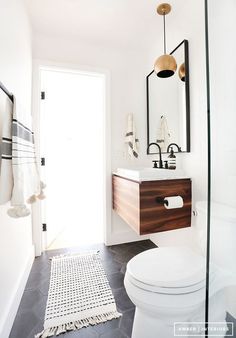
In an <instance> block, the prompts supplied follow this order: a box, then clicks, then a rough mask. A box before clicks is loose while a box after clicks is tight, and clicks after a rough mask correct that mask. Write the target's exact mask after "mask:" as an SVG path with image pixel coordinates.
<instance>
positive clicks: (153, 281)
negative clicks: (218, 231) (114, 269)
mask: <svg viewBox="0 0 236 338" xmlns="http://www.w3.org/2000/svg"><path fill="white" fill-rule="evenodd" d="M127 273H128V274H129V275H130V276H131V278H132V279H133V280H136V281H137V282H138V283H139V284H140V283H141V284H142V285H146V286H147V289H148V286H150V287H151V289H153V287H157V288H158V289H159V288H187V287H191V289H193V288H194V287H195V286H196V289H197V288H198V284H199V287H200V285H201V287H203V285H204V283H205V276H206V274H205V259H204V258H203V257H202V256H200V255H198V254H196V253H195V252H193V251H192V250H191V249H189V248H187V247H163V248H155V249H151V250H147V251H144V252H142V253H140V254H138V255H137V256H135V257H134V258H132V259H131V260H130V261H129V262H128V264H127Z"/></svg>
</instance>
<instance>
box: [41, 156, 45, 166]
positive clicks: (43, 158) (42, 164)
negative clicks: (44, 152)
mask: <svg viewBox="0 0 236 338" xmlns="http://www.w3.org/2000/svg"><path fill="white" fill-rule="evenodd" d="M41 166H42V167H44V166H45V157H41Z"/></svg>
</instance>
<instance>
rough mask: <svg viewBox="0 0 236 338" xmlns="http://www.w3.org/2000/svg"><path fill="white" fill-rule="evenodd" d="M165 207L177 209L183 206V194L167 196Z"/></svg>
mask: <svg viewBox="0 0 236 338" xmlns="http://www.w3.org/2000/svg"><path fill="white" fill-rule="evenodd" d="M164 201H165V203H164V205H165V208H166V209H177V208H183V206H184V201H183V198H182V197H181V196H171V197H165V199H164Z"/></svg>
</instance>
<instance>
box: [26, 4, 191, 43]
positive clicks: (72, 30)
mask: <svg viewBox="0 0 236 338" xmlns="http://www.w3.org/2000/svg"><path fill="white" fill-rule="evenodd" d="M24 1H25V2H26V5H27V8H28V12H29V15H30V19H31V23H32V26H33V30H34V32H36V33H40V34H46V35H50V36H60V37H63V38H74V37H77V38H80V39H84V40H87V41H90V42H98V43H101V42H104V43H110V44H112V45H119V46H122V45H123V46H129V47H136V46H138V45H140V41H145V40H146V41H148V40H149V41H150V39H151V38H153V36H155V34H161V36H162V18H161V17H160V16H158V15H157V14H156V7H157V5H158V4H159V3H160V1H159V2H158V1H157V0H24ZM193 1H196V0H193ZM188 2H189V3H191V1H190V0H188ZM170 3H171V5H172V9H173V11H172V12H171V13H170V14H169V15H168V18H167V20H168V21H172V23H173V20H175V19H176V18H177V17H179V15H180V14H181V12H182V11H181V8H182V7H183V6H184V7H186V0H172V1H171V2H170ZM168 21H167V25H168ZM142 45H143V44H142Z"/></svg>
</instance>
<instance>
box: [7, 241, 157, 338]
mask: <svg viewBox="0 0 236 338" xmlns="http://www.w3.org/2000/svg"><path fill="white" fill-rule="evenodd" d="M154 247H155V245H154V244H153V243H152V242H151V241H149V240H147V241H140V242H133V243H127V244H121V245H114V246H110V247H106V246H105V245H103V244H97V245H91V246H83V247H78V248H69V249H61V250H50V251H46V252H45V253H44V254H43V255H42V256H41V257H38V258H36V259H35V261H34V264H33V267H32V270H31V273H30V276H29V279H28V282H27V285H26V288H25V291H24V294H23V297H22V300H21V303H20V307H19V310H18V312H17V316H16V319H15V322H14V325H13V328H12V331H11V334H10V337H9V338H34V335H35V334H36V333H38V332H41V331H42V329H43V320H44V312H45V309H46V301H47V293H48V287H49V279H50V259H49V258H50V257H52V256H55V255H58V254H62V253H67V252H81V251H87V250H91V249H92V250H93V249H95V250H97V249H98V250H99V251H100V256H101V258H102V261H103V266H104V268H105V270H106V273H107V276H108V279H109V282H110V286H111V288H112V291H113V294H114V297H115V299H116V304H117V307H118V310H119V311H120V312H122V314H123V316H122V317H121V318H119V319H114V320H112V321H109V322H107V323H104V324H99V325H95V326H90V327H88V328H85V329H81V330H78V331H73V332H68V333H65V334H62V335H61V337H62V338H75V337H76V338H130V337H131V331H132V325H133V318H134V305H133V303H132V302H131V301H130V299H129V297H128V296H127V294H126V292H125V289H124V284H123V280H124V274H125V270H126V264H127V262H128V261H129V260H130V259H131V258H132V257H133V256H135V255H137V254H138V253H140V252H142V251H144V250H148V249H151V248H154ZM59 337H60V336H59Z"/></svg>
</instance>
